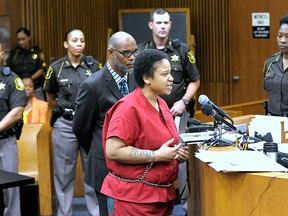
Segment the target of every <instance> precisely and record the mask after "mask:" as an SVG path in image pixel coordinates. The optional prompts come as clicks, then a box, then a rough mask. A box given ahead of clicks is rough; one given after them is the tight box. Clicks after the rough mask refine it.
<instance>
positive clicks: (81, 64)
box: [63, 55, 86, 68]
mask: <svg viewBox="0 0 288 216" xmlns="http://www.w3.org/2000/svg"><path fill="white" fill-rule="evenodd" d="M85 58H86V56H85V55H83V56H82V58H81V59H80V63H79V64H78V65H77V66H82V67H83V66H84V67H85V65H86V64H85ZM63 61H64V65H63V67H64V68H65V67H71V66H72V64H71V61H70V59H69V56H68V55H66V56H65V57H64V59H63Z"/></svg>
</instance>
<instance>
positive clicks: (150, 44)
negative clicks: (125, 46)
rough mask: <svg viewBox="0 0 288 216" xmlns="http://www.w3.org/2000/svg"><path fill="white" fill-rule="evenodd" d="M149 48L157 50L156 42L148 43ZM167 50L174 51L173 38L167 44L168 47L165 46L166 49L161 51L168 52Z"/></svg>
mask: <svg viewBox="0 0 288 216" xmlns="http://www.w3.org/2000/svg"><path fill="white" fill-rule="evenodd" d="M147 47H149V48H150V49H157V47H156V44H155V42H154V41H153V40H151V41H149V42H148V44H147ZM167 49H169V50H171V51H173V50H174V47H173V45H172V40H171V38H169V39H168V41H167V43H166V45H165V48H164V49H161V51H163V52H166V51H167Z"/></svg>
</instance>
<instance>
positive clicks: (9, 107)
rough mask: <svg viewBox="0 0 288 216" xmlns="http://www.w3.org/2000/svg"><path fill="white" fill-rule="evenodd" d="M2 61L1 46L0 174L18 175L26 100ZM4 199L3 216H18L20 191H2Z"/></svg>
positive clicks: (14, 188)
mask: <svg viewBox="0 0 288 216" xmlns="http://www.w3.org/2000/svg"><path fill="white" fill-rule="evenodd" d="M3 58H4V52H3V51H2V49H1V44H0V170H6V171H9V172H13V173H18V148H17V142H16V134H17V133H18V132H19V131H17V128H16V126H17V125H18V124H17V122H19V121H20V120H22V114H23V111H24V108H25V106H26V105H27V96H26V93H25V91H24V84H23V83H22V80H21V79H20V78H19V77H18V76H17V75H16V74H15V73H13V72H12V71H11V70H10V68H9V67H3ZM20 129H21V128H20ZM18 135H19V134H18ZM18 138H19V137H18ZM3 195H4V205H5V209H4V214H3V215H4V216H11V215H13V216H20V215H21V213H20V195H19V188H18V187H12V188H9V189H4V190H3ZM1 213H2V212H1ZM1 213H0V214H1ZM1 215H2V214H1Z"/></svg>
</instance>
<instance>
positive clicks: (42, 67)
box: [5, 28, 46, 100]
mask: <svg viewBox="0 0 288 216" xmlns="http://www.w3.org/2000/svg"><path fill="white" fill-rule="evenodd" d="M16 38H17V47H15V48H14V49H12V50H11V51H10V52H9V56H8V58H7V60H6V63H5V64H6V66H8V67H10V68H11V70H12V71H14V72H15V73H16V74H17V75H18V76H19V77H20V78H21V79H22V78H23V77H28V76H29V77H31V78H32V79H33V81H34V95H35V97H36V98H38V99H40V100H44V93H43V83H44V75H45V71H46V63H45V59H44V54H43V52H42V51H41V49H40V48H39V47H38V46H30V40H31V33H30V31H29V30H28V29H26V28H20V29H18V30H17V32H16Z"/></svg>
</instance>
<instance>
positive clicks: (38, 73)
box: [31, 68, 45, 80]
mask: <svg viewBox="0 0 288 216" xmlns="http://www.w3.org/2000/svg"><path fill="white" fill-rule="evenodd" d="M44 74H45V73H44V70H43V69H42V68H41V69H39V70H37V71H36V72H35V73H34V74H32V76H31V78H32V79H33V80H35V79H37V78H39V77H41V76H42V77H43V76H44Z"/></svg>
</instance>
